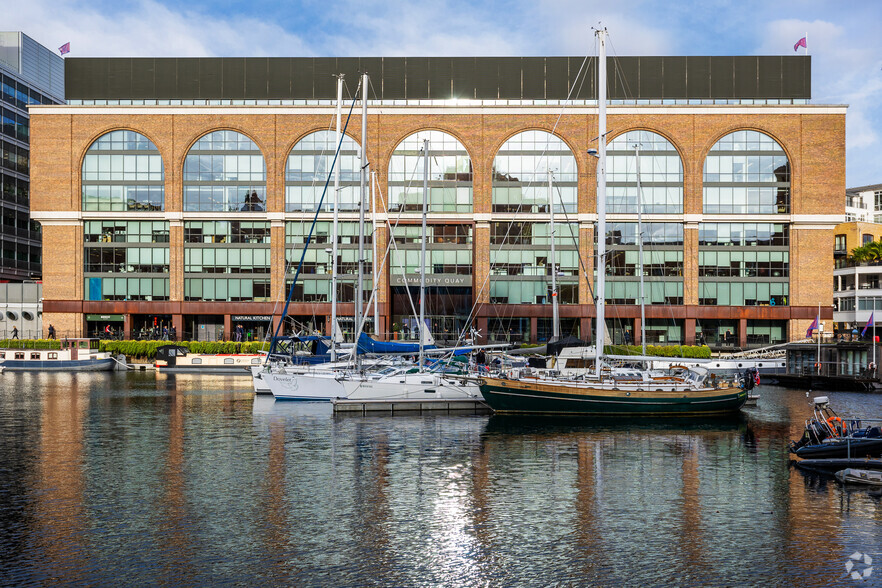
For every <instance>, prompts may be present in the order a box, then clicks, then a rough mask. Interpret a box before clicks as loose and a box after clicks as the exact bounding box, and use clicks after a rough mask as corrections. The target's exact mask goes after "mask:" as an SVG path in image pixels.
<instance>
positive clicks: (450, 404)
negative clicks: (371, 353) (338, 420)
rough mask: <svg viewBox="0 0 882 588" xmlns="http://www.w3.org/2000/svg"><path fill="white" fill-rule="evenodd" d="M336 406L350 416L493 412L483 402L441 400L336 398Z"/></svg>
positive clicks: (339, 410)
mask: <svg viewBox="0 0 882 588" xmlns="http://www.w3.org/2000/svg"><path fill="white" fill-rule="evenodd" d="M331 404H333V405H334V412H339V413H350V414H368V413H387V414H401V413H408V414H414V413H417V414H419V413H424V412H432V413H438V412H451V413H452V412H455V413H458V414H465V413H470V414H488V413H490V412H491V410H490V407H489V406H487V405H486V404H485V403H484V401H483V400H478V399H476V400H466V399H462V400H445V399H443V398H439V399H437V400H423V399H412V400H408V399H405V398H402V399H401V400H380V399H374V400H371V399H359V400H350V399H348V398H336V399H334V400H331Z"/></svg>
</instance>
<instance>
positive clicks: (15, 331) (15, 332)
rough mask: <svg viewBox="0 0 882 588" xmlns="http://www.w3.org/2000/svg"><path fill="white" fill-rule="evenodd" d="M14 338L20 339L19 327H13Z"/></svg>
mask: <svg viewBox="0 0 882 588" xmlns="http://www.w3.org/2000/svg"><path fill="white" fill-rule="evenodd" d="M12 338H13V339H18V327H15V326H14V327H12Z"/></svg>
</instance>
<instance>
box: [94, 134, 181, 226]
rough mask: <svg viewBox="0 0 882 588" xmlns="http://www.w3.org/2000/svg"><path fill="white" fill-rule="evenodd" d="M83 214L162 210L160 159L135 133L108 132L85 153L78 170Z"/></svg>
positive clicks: (162, 187)
mask: <svg viewBox="0 0 882 588" xmlns="http://www.w3.org/2000/svg"><path fill="white" fill-rule="evenodd" d="M82 185H83V210H84V211H124V210H163V209H164V207H165V175H164V173H163V165H162V156H161V155H160V154H159V150H158V149H157V148H156V145H154V144H153V142H152V141H150V139H148V138H147V137H145V136H144V135H142V134H140V133H136V132H135V131H111V132H109V133H107V134H105V135H102V136H100V137H98V139H96V140H95V142H94V143H92V145H91V146H90V147H89V150H88V151H87V152H86V157H85V158H84V159H83V170H82Z"/></svg>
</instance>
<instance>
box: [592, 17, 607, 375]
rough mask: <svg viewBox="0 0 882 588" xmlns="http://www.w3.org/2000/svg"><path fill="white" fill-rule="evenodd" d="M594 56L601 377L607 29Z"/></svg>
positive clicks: (597, 346)
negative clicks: (595, 69)
mask: <svg viewBox="0 0 882 588" xmlns="http://www.w3.org/2000/svg"><path fill="white" fill-rule="evenodd" d="M595 34H596V35H597V42H598V53H597V233H596V240H597V265H596V266H595V268H596V272H597V281H596V291H595V292H594V296H595V300H596V302H595V309H596V315H597V327H596V329H595V333H596V336H595V339H594V351H595V361H594V367H595V370H596V371H597V376H598V377H600V374H601V366H600V358H601V356H602V355H603V343H604V341H605V340H606V334H605V332H604V331H605V327H606V324H605V320H606V316H605V314H606V299H605V298H606V290H605V288H606V29H598V30H597V31H595Z"/></svg>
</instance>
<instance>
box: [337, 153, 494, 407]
mask: <svg viewBox="0 0 882 588" xmlns="http://www.w3.org/2000/svg"><path fill="white" fill-rule="evenodd" d="M428 199H429V141H428V139H426V140H424V141H423V211H422V212H423V214H422V239H421V242H422V247H421V251H420V317H419V326H420V329H419V330H420V333H419V337H420V340H419V348H418V353H419V355H418V357H419V360H418V362H417V366H418V369H417V371H415V372H414V371H413V370H402V371H398V372H391V373H387V374H381V375H379V376H377V377H373V378H365V377H363V376H361V374H352V375H350V376H348V377H347V376H344V377H341V378H339V381H338V383H339V385H341V386H342V387H343V389H344V390H345V394H343V395H342V397H341V398H338V399H334V400H332V402H333V403H334V404H335V407H336V406H338V405H345V404H347V403H359V404H364V403H370V404H372V405H377V406H381V405H382V404H384V403H406V402H419V403H420V404H421V407H422V408H430V406H431V404H432V403H434V402H440V403H448V402H450V401H456V400H466V401H480V400H481V392H480V390H479V388H478V385H477V384H476V383H475V382H474V381H471V380H469V379H466V378H462V377H457V376H455V375H452V374H449V373H447V372H446V371H445V370H444V365H443V362H436V368H435V369H434V370H433V371H428V372H427V371H426V342H427V341H428V340H429V339H430V337H431V335H430V334H429V332H428V328H427V326H426V302H425V301H426V212H427V210H428ZM361 344H362V342H361V339H360V340H359V347H361Z"/></svg>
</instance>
